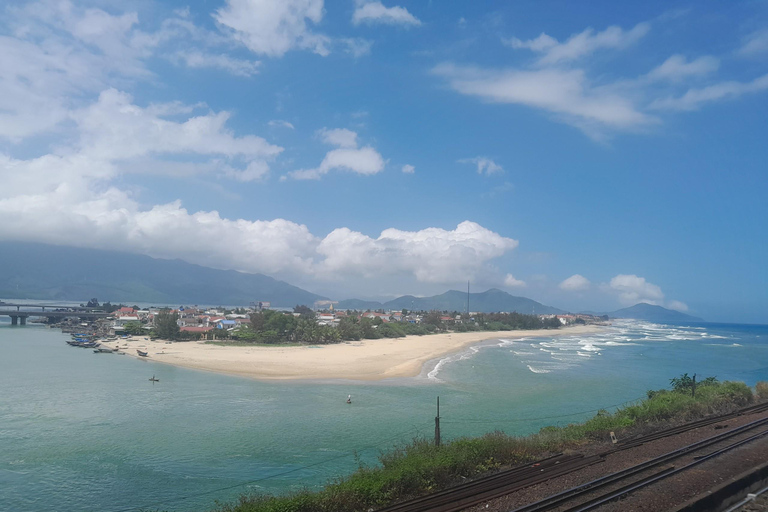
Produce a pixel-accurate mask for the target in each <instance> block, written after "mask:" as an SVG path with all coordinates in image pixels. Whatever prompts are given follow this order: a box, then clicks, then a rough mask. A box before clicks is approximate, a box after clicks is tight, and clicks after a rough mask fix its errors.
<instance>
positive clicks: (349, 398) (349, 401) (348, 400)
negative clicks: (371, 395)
mask: <svg viewBox="0 0 768 512" xmlns="http://www.w3.org/2000/svg"><path fill="white" fill-rule="evenodd" d="M347 403H348V404H351V403H352V395H349V396H348V397H347Z"/></svg>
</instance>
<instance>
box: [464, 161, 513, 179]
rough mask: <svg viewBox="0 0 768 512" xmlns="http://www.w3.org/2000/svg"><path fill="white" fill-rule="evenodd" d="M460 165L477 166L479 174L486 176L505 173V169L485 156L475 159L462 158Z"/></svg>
mask: <svg viewBox="0 0 768 512" xmlns="http://www.w3.org/2000/svg"><path fill="white" fill-rule="evenodd" d="M459 163H461V164H475V165H476V166H477V174H485V175H487V176H489V175H491V174H496V173H503V172H504V169H503V168H502V167H501V166H500V165H499V164H497V163H496V162H494V161H493V160H491V159H490V158H486V157H484V156H476V157H475V158H462V159H461V160H459Z"/></svg>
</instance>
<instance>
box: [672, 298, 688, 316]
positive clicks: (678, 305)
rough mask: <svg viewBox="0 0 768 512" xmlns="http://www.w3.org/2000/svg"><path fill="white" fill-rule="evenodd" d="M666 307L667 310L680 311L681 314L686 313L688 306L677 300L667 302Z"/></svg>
mask: <svg viewBox="0 0 768 512" xmlns="http://www.w3.org/2000/svg"><path fill="white" fill-rule="evenodd" d="M667 307H668V308H669V309H674V310H675V311H681V312H683V313H685V312H686V311H688V305H687V304H685V303H684V302H680V301H679V300H671V301H669V302H667Z"/></svg>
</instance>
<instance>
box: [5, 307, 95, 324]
mask: <svg viewBox="0 0 768 512" xmlns="http://www.w3.org/2000/svg"><path fill="white" fill-rule="evenodd" d="M0 316H10V317H11V325H19V324H21V325H26V324H27V318H29V317H31V316H34V317H46V318H50V319H61V318H87V319H89V320H92V319H96V318H105V317H107V316H109V313H106V312H105V311H104V310H103V309H99V308H86V307H74V306H60V305H55V304H8V303H5V302H0Z"/></svg>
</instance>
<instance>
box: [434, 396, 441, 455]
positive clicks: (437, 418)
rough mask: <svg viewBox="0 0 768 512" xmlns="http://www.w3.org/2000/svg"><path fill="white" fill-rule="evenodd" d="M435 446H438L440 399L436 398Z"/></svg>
mask: <svg viewBox="0 0 768 512" xmlns="http://www.w3.org/2000/svg"><path fill="white" fill-rule="evenodd" d="M435 446H440V397H437V416H435Z"/></svg>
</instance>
